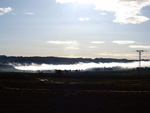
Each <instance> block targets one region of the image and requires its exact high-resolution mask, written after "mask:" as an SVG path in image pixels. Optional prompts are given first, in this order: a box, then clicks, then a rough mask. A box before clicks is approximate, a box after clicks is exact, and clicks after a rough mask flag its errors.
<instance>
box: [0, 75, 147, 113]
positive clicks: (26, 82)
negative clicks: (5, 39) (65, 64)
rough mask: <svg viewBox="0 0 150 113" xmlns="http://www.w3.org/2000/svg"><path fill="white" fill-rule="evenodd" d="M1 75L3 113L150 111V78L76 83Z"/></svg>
mask: <svg viewBox="0 0 150 113" xmlns="http://www.w3.org/2000/svg"><path fill="white" fill-rule="evenodd" d="M1 75H2V74H1ZM15 75H16V74H15ZM5 76H7V77H8V75H5ZM9 76H10V75H9ZM11 76H12V75H11ZM0 77H1V82H0V88H1V89H0V113H150V104H149V103H150V85H149V84H148V83H149V78H148V79H146V78H143V79H142V78H141V79H140V81H139V82H137V81H136V80H135V81H136V82H133V83H134V84H130V83H131V81H133V79H132V80H131V81H130V80H129V79H126V82H127V81H128V82H129V81H130V82H129V84H127V83H126V82H124V83H125V84H124V83H123V84H114V83H113V84H101V83H100V84H75V83H72V82H69V83H66V82H64V83H62V82H58V83H56V82H55V83H51V82H41V81H36V80H35V79H34V77H29V78H30V79H29V78H28V77H27V76H26V77H24V79H21V78H22V77H21V78H19V77H18V76H15V79H10V78H11V77H9V79H6V78H7V77H6V78H5V77H4V76H0ZM44 77H45V76H44ZM12 78H13V77H12ZM25 78H26V79H25ZM27 78H28V79H27ZM31 78H32V79H31ZM57 79H58V78H57ZM67 80H68V78H67ZM86 80H87V78H86ZM120 80H121V81H122V79H120ZM138 80H139V79H138ZM102 81H103V83H104V81H105V80H102ZM106 81H107V82H106V83H108V79H107V80H106ZM112 81H115V79H112ZM117 81H118V79H117ZM141 81H143V82H141ZM145 81H146V82H145ZM88 83H89V82H88ZM92 83H93V82H92ZM111 83H112V82H111ZM117 83H118V82H117ZM119 83H120V82H119ZM135 83H137V84H135Z"/></svg>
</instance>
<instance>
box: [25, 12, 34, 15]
mask: <svg viewBox="0 0 150 113" xmlns="http://www.w3.org/2000/svg"><path fill="white" fill-rule="evenodd" d="M25 14H26V15H31V16H32V15H35V13H32V12H25Z"/></svg>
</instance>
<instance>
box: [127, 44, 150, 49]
mask: <svg viewBox="0 0 150 113" xmlns="http://www.w3.org/2000/svg"><path fill="white" fill-rule="evenodd" d="M129 47H130V48H137V49H150V46H143V45H130V46H129Z"/></svg>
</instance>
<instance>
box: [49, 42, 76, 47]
mask: <svg viewBox="0 0 150 113" xmlns="http://www.w3.org/2000/svg"><path fill="white" fill-rule="evenodd" d="M48 43H49V44H61V45H62V44H63V45H73V46H76V45H78V42H77V41H48Z"/></svg>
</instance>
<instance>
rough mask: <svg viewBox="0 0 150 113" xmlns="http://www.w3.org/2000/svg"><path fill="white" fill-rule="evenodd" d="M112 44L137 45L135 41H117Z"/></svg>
mask: <svg viewBox="0 0 150 113" xmlns="http://www.w3.org/2000/svg"><path fill="white" fill-rule="evenodd" d="M112 42H113V43H116V44H133V43H136V42H135V41H128V40H126V41H119V40H117V41H112Z"/></svg>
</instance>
